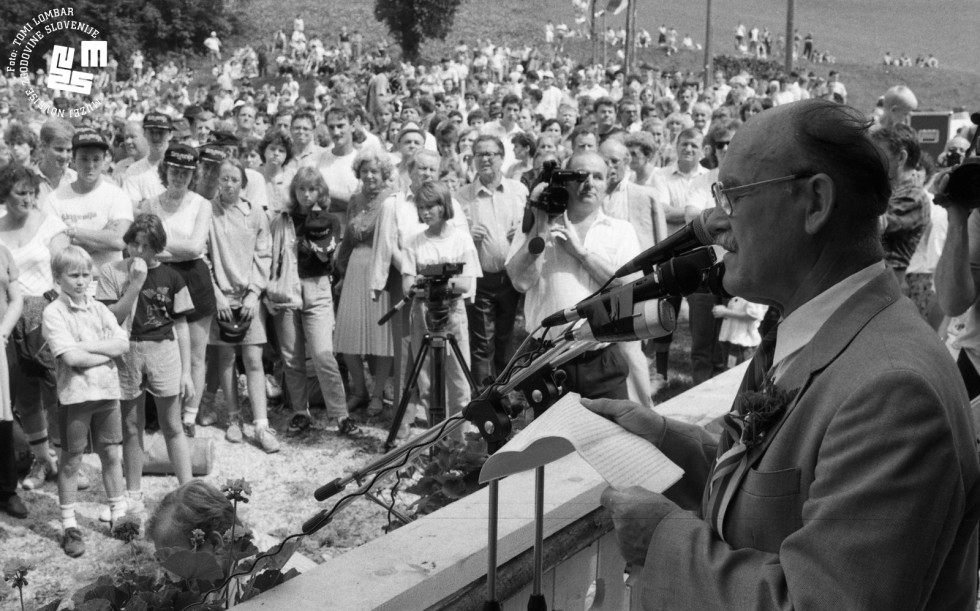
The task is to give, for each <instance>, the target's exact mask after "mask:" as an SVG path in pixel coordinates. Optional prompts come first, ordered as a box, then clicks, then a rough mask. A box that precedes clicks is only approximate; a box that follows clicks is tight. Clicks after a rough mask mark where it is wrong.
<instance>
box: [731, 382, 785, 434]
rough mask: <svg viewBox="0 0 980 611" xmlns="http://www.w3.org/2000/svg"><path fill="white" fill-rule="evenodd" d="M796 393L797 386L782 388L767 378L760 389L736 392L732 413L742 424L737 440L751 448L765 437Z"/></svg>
mask: <svg viewBox="0 0 980 611" xmlns="http://www.w3.org/2000/svg"><path fill="white" fill-rule="evenodd" d="M797 393H799V389H798V388H797V389H794V390H784V389H782V388H779V387H778V386H776V385H775V384H774V383H773V382H772V381H771V380H769V381H767V382H766V384H765V385H764V386H763V387H762V390H758V391H754V390H747V391H743V392H741V393H739V394H738V397H736V401H735V412H734V413H733V414H732V415H733V416H734V417H735V418H736V419H737V420H739V421H740V422H741V424H742V434H741V438H740V439H739V441H741V443H743V444H745V447H746V449H749V450H751V449H752V448H754V447H755V446H757V445H759V444H761V443H763V442H764V441H765V440H766V439H767V437H768V436H769V432H770V431H771V430H772V427H773V426H775V424H776V423H777V422H779V419H780V418H782V417H783V414H785V413H786V409H787V408H788V407H789V405H790V403H792V402H793V399H795V398H796V395H797Z"/></svg>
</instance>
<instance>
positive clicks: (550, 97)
mask: <svg viewBox="0 0 980 611" xmlns="http://www.w3.org/2000/svg"><path fill="white" fill-rule="evenodd" d="M539 76H540V77H541V103H540V104H538V107H537V108H535V109H534V111H535V112H536V113H538V114H540V115H541V116H542V117H544V118H545V119H554V118H557V117H558V107H559V106H561V101H562V98H563V96H562V93H561V89H558V88H557V87H555V75H554V73H552V72H551V70H542V71H541V72H540V74H539Z"/></svg>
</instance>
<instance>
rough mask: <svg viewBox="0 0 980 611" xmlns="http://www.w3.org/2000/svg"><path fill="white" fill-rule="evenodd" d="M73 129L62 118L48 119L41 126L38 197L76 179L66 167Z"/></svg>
mask: <svg viewBox="0 0 980 611" xmlns="http://www.w3.org/2000/svg"><path fill="white" fill-rule="evenodd" d="M74 131H75V130H74V129H73V128H72V126H71V124H70V123H68V122H67V121H64V120H63V119H49V120H48V121H46V122H45V123H44V125H42V126H41V148H40V152H41V155H40V161H39V162H38V164H37V169H38V176H39V177H40V179H41V184H40V187H39V189H38V199H43V198H44V197H45V196H46V195H47V194H48V193H50V192H52V191H54V190H55V189H57V188H59V187H61V186H63V185H68V184H71V183H73V182H75V180H77V179H78V174H77V173H76V172H75V170H73V169H71V168H69V167H68V163H69V162H70V161H71V137H72V135H73V134H74Z"/></svg>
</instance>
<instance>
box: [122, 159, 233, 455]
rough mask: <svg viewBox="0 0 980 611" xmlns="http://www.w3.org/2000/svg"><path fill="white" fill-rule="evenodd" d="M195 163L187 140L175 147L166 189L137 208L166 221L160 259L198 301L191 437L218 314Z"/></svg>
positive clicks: (164, 171)
mask: <svg viewBox="0 0 980 611" xmlns="http://www.w3.org/2000/svg"><path fill="white" fill-rule="evenodd" d="M197 167H198V153H197V151H196V150H194V149H192V148H190V147H188V146H186V145H183V144H175V145H173V146H171V147H170V148H168V149H167V152H166V154H164V157H163V161H162V163H161V164H160V166H159V168H158V172H159V175H160V181H161V183H162V184H163V186H164V188H165V189H166V191H164V192H163V193H161V194H160V195H158V196H156V197H154V198H151V199H149V200H147V201H146V202H144V203H143V204H141V205H140V206H138V207H137V211H138V212H140V213H147V214H153V215H156V216H157V217H159V218H160V220H161V221H162V223H163V227H164V230H165V231H166V235H167V246H166V250H164V251H163V252H161V253H159V254H158V255H157V258H158V259H159V260H160V262H162V263H165V264H167V265H169V266H170V267H171V268H173V269H174V270H175V271H176V272H177V273H178V274H180V276H181V278H183V280H184V284H186V285H187V289H188V291H189V292H190V297H191V302H192V303H193V304H194V311H193V312H192V313H190V314H189V315H188V316H187V327H188V331H189V334H190V350H191V354H190V357H191V368H190V371H191V377H192V379H193V382H194V392H193V394H191V393H187V394H185V395H184V396H183V423H184V433H185V434H186V435H187V436H188V437H194V435H195V432H196V431H195V420H196V418H197V412H198V407H199V406H200V403H201V397H202V396H203V394H204V376H205V361H204V353H205V350H206V349H207V347H208V337H209V335H210V331H211V319H212V317H213V316H214V312H215V294H214V283H213V282H212V281H211V271H210V269H209V267H208V263H207V261H206V260H205V256H206V251H207V239H208V231H209V229H210V227H211V208H212V207H211V202H209V201H208V200H206V199H204V198H203V197H201V196H200V195H198V194H197V193H195V192H193V191H191V190H190V186H191V183H192V181H193V180H194V179H195V171H196V170H197Z"/></svg>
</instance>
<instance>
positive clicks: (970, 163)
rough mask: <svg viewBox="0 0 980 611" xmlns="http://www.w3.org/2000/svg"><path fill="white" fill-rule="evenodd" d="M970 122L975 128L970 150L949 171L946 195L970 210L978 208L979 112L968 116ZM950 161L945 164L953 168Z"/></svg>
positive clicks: (979, 162) (979, 181)
mask: <svg viewBox="0 0 980 611" xmlns="http://www.w3.org/2000/svg"><path fill="white" fill-rule="evenodd" d="M970 120H971V121H973V125H974V126H976V127H975V128H974V130H973V141H972V142H971V143H970V148H968V149H967V150H966V153H965V158H964V159H963V160H962V161H961V162H959V163H957V164H955V167H953V169H952V170H950V172H949V182H948V183H947V185H946V195H947V196H948V197H949V199H950V200H951V201H952V202H953V203H955V204H958V205H961V206H965V207H967V208H971V209H972V208H980V156H977V139H978V138H980V112H975V113H973V114H972V115H970ZM971 153H972V154H971ZM957 156H958V155H957ZM952 161H956V160H955V159H954V160H950V159H948V158H947V163H948V164H949V165H950V166H954V164H953V163H952ZM944 205H945V204H944Z"/></svg>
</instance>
